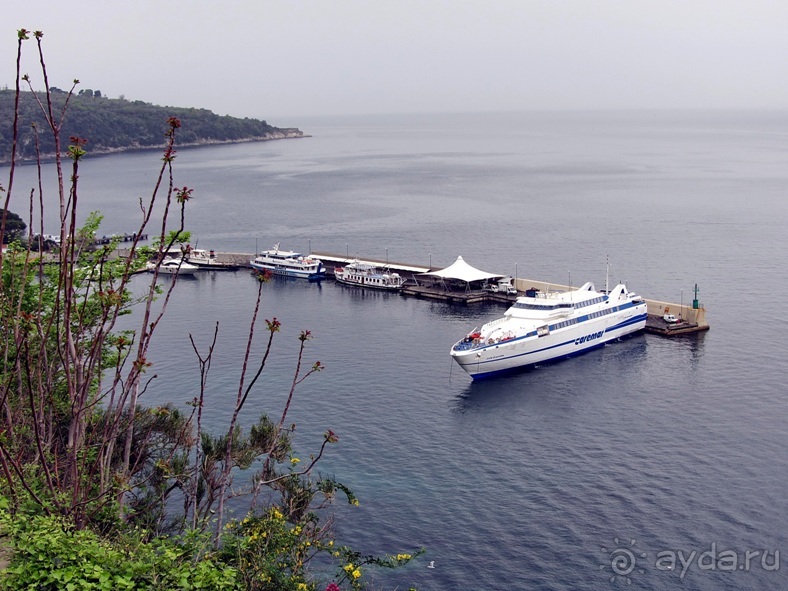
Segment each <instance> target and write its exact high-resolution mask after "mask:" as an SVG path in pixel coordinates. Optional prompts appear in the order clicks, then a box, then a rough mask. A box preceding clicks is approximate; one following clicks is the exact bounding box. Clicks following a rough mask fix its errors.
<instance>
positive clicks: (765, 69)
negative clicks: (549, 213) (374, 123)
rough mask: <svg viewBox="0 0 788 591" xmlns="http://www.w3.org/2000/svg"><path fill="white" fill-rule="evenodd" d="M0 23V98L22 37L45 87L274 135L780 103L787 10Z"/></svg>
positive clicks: (502, 9) (604, 5)
mask: <svg viewBox="0 0 788 591" xmlns="http://www.w3.org/2000/svg"><path fill="white" fill-rule="evenodd" d="M9 4H13V5H12V6H9ZM0 22H2V30H1V31H0V49H2V51H1V52H0V57H1V58H2V59H0V85H2V86H6V85H7V86H10V87H12V86H13V82H14V64H15V55H16V30H17V29H19V28H23V27H24V28H27V29H30V30H41V31H43V32H44V48H45V57H46V62H47V66H48V69H49V74H50V84H52V85H54V86H59V87H60V88H64V89H65V88H68V87H69V86H70V83H71V81H72V80H73V79H74V78H78V79H79V80H80V81H81V85H80V88H91V89H94V90H95V89H99V90H101V91H102V93H103V94H104V95H105V96H110V97H118V96H120V95H123V96H125V97H126V98H127V99H134V100H136V99H139V100H143V101H146V102H150V103H154V104H158V105H172V106H195V107H204V108H207V109H210V110H212V111H214V112H216V113H219V114H222V115H224V114H229V115H234V116H240V117H255V118H261V119H267V120H269V121H270V122H271V123H273V124H277V119H281V118H282V117H288V118H289V117H290V116H299V115H301V116H308V115H332V114H367V113H409V112H443V111H448V112H465V111H513V110H530V109H608V108H609V109H619V108H647V109H655V108H729V107H733V108H739V107H742V108H786V107H788V0H497V1H496V0H452V1H449V0H445V1H438V0H388V1H387V2H384V1H381V0H378V1H377V2H373V1H364V0H334V1H330V0H224V1H222V2H217V1H215V0H213V1H205V0H134V1H133V2H120V1H117V0H115V1H113V0H81V1H80V2H76V3H74V2H65V1H63V0H57V1H54V0H31V1H29V2H21V1H13V2H7V3H6V5H5V6H4V8H3V10H2V17H1V18H0ZM26 47H27V52H28V60H27V61H26V63H25V69H24V71H25V72H28V73H30V74H31V76H32V75H33V74H35V73H36V72H37V70H36V67H35V63H34V60H33V59H32V58H34V57H35V56H34V50H35V46H34V43H33V41H30V42H28V43H27V44H26ZM38 87H39V88H41V87H42V85H41V84H40V83H38Z"/></svg>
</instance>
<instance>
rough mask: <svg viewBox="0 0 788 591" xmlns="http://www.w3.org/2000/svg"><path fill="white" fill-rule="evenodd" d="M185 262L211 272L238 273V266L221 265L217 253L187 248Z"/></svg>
mask: <svg viewBox="0 0 788 591" xmlns="http://www.w3.org/2000/svg"><path fill="white" fill-rule="evenodd" d="M185 260H186V261H187V262H188V263H191V264H192V265H196V266H198V267H199V268H200V269H206V270H210V271H237V270H238V265H233V264H230V263H220V262H219V261H218V260H217V258H216V253H215V252H214V251H213V250H211V251H207V250H205V249H202V248H187V249H186V256H185Z"/></svg>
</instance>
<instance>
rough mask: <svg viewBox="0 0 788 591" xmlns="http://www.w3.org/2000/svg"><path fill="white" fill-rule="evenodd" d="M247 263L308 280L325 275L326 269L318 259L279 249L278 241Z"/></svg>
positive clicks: (256, 267) (254, 266) (256, 268)
mask: <svg viewBox="0 0 788 591" xmlns="http://www.w3.org/2000/svg"><path fill="white" fill-rule="evenodd" d="M249 264H250V265H251V267H252V268H253V269H255V270H257V271H263V272H269V273H272V274H274V275H284V276H286V277H302V278H305V279H309V280H310V281H318V280H320V279H323V278H324V277H325V276H326V269H325V267H324V266H323V262H322V261H321V260H320V259H318V258H315V257H313V256H309V255H303V254H301V253H300V252H294V251H292V250H280V249H279V243H277V244H275V245H274V247H273V248H272V249H271V250H264V251H262V252H261V253H260V254H259V255H257V256H256V257H255V258H254V259H252V260H251V261H249Z"/></svg>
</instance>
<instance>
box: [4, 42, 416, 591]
mask: <svg viewBox="0 0 788 591" xmlns="http://www.w3.org/2000/svg"><path fill="white" fill-rule="evenodd" d="M33 36H34V37H35V39H36V43H37V48H38V54H39V63H40V64H41V67H42V70H43V72H42V73H43V77H44V79H46V65H45V60H44V56H43V50H42V37H43V34H42V33H40V32H35V33H34V34H33ZM27 40H29V33H28V32H27V31H25V30H24V29H23V30H20V31H19V35H18V41H19V49H18V56H17V64H19V63H20V61H21V60H20V57H21V53H22V47H23V43H24V42H25V41H27ZM20 80H22V81H25V82H26V83H27V84H28V85H31V82H30V79H29V77H28V76H25V77H20V76H19V73H17V88H16V94H17V99H18V96H19V94H20V92H21V89H20ZM77 84H78V81H75V83H74V86H76V85H77ZM30 91H31V92H33V90H32V86H31V89H30ZM34 94H35V93H34ZM73 95H74V87H72V88H71V89H70V90H69V91H68V92H67V93H66V96H65V97H64V99H65V102H64V103H63V104H64V107H63V109H60V110H59V109H56V108H55V106H54V103H53V101H52V96H51V93H48V92H47V93H45V94H43V95H42V96H38V95H36V96H37V106H38V108H39V109H40V111H41V114H42V117H43V119H44V121H45V123H46V125H45V127H43V128H42V130H41V132H42V133H43V132H46V133H48V134H49V135H50V136H51V141H52V144H53V145H54V146H55V147H56V150H55V152H54V153H55V162H54V170H55V174H56V176H57V190H56V194H55V195H54V198H52V196H50V195H35V192H31V194H30V197H29V198H30V210H31V212H32V211H34V210H35V208H38V209H39V211H38V212H37V213H38V214H39V216H40V217H41V218H42V219H43V217H44V211H43V210H44V207H45V206H46V207H49V206H51V205H52V204H54V205H55V207H56V208H57V209H58V215H59V219H60V224H61V227H60V235H61V237H62V240H61V245H60V247H59V249H58V250H57V253H56V257H57V260H56V263H57V264H54V265H49V264H46V265H45V264H44V261H43V259H42V258H40V257H34V256H32V254H31V252H32V251H31V247H30V246H29V245H28V246H27V247H24V246H17V247H15V248H11V249H9V250H8V251H7V252H4V253H0V331H2V334H3V335H4V337H5V338H4V339H3V340H1V341H0V484H1V485H2V488H1V489H0V524H1V525H2V526H3V527H4V528H7V527H12V528H13V532H12V533H14V532H16V533H17V534H18V535H22V537H25V538H26V539H29V538H27V537H26V532H40V531H41V530H46V531H49V532H51V529H52V528H53V527H55V528H56V529H58V530H59V531H58V534H60V533H63V534H67V535H66V536H65V538H64V537H61V536H60V535H57V536H52V537H51V538H48V539H49V540H51V541H52V542H53V543H54V542H57V547H58V548H60V549H64V550H60V551H66V552H67V551H68V548H69V547H70V546H71V545H72V544H70V543H69V540H71V539H73V540H74V542H73V544H74V545H78V546H80V547H81V546H82V545H83V543H84V544H85V545H87V546H89V547H90V548H91V551H90V555H91V556H94V557H95V560H94V561H93V565H95V568H91V569H85V568H84V564H83V563H82V562H80V564H79V569H78V572H87V571H88V570H89V571H90V572H98V571H99V570H100V568H99V567H102V565H103V564H108V565H109V564H112V565H114V566H113V568H118V569H120V570H121V571H122V574H117V573H118V572H120V571H117V572H116V574H115V575H112V574H110V573H103V574H102V575H100V576H103V577H105V578H104V582H106V581H108V580H110V578H111V577H112V576H117V577H122V578H123V586H124V588H138V589H153V588H157V589H158V588H162V586H161V585H168V587H167V588H171V587H172V584H171V582H164V583H162V581H161V580H156V581H151V580H150V577H151V571H152V570H153V571H154V573H155V570H156V568H157V566H158V565H160V564H163V563H164V562H163V561H164V560H165V559H169V558H172V559H173V560H172V562H173V563H177V564H175V566H176V567H178V568H180V569H182V570H181V571H179V572H181V573H183V574H184V576H187V574H186V572H185V571H188V572H192V571H195V572H204V571H205V569H208V570H209V574H210V575H211V576H210V577H208V578H212V577H213V578H215V577H219V578H220V579H221V580H222V581H223V583H222V584H223V586H224V587H223V588H228V589H237V588H238V587H239V585H241V584H242V585H243V586H244V588H246V589H255V590H260V591H269V590H270V591H273V590H277V591H278V590H292V591H298V590H302V589H314V588H315V584H314V582H312V581H311V579H310V578H309V574H308V573H307V565H308V564H309V562H310V561H311V560H312V559H313V558H314V557H315V556H318V555H321V556H323V557H324V558H325V559H326V560H331V561H335V562H336V565H337V574H336V576H335V577H334V578H335V580H336V582H337V583H340V584H343V583H347V585H349V586H350V587H351V588H353V589H361V588H362V586H363V577H362V570H361V569H362V567H364V568H366V565H378V566H381V567H394V566H399V565H401V564H405V563H407V562H408V561H409V560H411V558H412V557H413V556H414V555H415V553H413V554H398V555H396V556H389V557H383V558H378V557H375V556H370V555H362V554H360V553H358V552H356V551H354V550H352V549H350V548H347V547H345V546H339V545H336V546H335V545H334V537H333V536H334V534H333V529H332V524H333V519H332V517H331V516H330V515H328V514H327V513H326V512H325V511H326V509H327V506H328V504H329V503H330V502H331V501H332V500H333V499H334V498H335V497H336V496H337V495H338V494H341V495H343V496H344V497H345V498H346V499H347V501H348V502H349V503H351V504H353V505H356V504H358V500H357V499H356V497H355V496H354V495H353V493H352V492H351V491H350V490H349V489H348V488H347V487H346V486H344V485H343V484H341V483H340V482H338V481H336V480H335V479H333V478H327V477H323V476H320V475H316V474H315V466H316V465H317V463H318V462H319V461H320V460H321V458H322V457H323V454H324V453H325V452H326V450H327V448H328V446H330V445H333V444H335V443H336V442H337V440H338V438H337V436H336V434H334V433H333V432H332V431H331V430H327V431H326V432H325V433H324V436H323V440H322V443H321V445H320V447H319V449H317V450H314V453H312V454H311V456H310V460H309V461H308V462H304V464H305V465H303V466H301V465H300V460H299V459H298V458H297V457H295V456H294V455H293V449H292V445H291V442H292V437H293V432H294V428H295V426H294V425H290V424H288V423H287V414H288V409H289V407H290V401H291V400H292V398H293V396H294V393H295V391H296V389H297V387H298V386H299V385H300V384H301V383H302V382H303V381H304V380H305V379H307V378H309V377H310V376H312V375H313V374H315V373H317V372H318V371H320V370H321V369H322V365H321V364H320V362H319V361H316V362H314V363H312V364H308V363H304V354H305V351H306V347H307V344H308V342H309V340H310V338H311V334H310V333H309V331H304V332H302V333H301V335H300V336H299V340H300V343H301V348H300V350H299V353H298V358H297V363H296V369H295V373H294V375H293V379H292V383H291V386H290V391H289V395H288V399H287V402H286V404H285V407H284V409H283V410H282V411H281V418H279V420H278V421H277V420H272V419H270V418H269V417H268V416H267V415H266V414H263V415H262V416H260V417H259V418H258V419H257V421H256V422H255V423H254V424H252V425H251V427H250V428H249V429H248V430H247V431H244V429H243V428H242V421H241V417H242V413H245V412H246V410H247V408H246V401H247V399H248V397H249V395H250V393H251V392H252V390H253V389H254V388H255V386H256V385H257V384H258V382H259V380H260V378H261V376H262V375H263V372H264V369H265V366H266V361H267V359H268V356H269V353H270V352H271V350H272V346H273V343H274V337H275V336H276V334H277V333H278V332H279V328H280V324H279V322H278V321H277V320H276V319H275V318H274V319H272V320H266V321H265V326H266V331H265V332H266V333H267V345H266V346H265V347H264V348H263V352H262V354H261V355H260V357H258V358H253V357H252V353H251V351H253V350H254V348H253V347H252V344H253V341H254V339H255V334H256V328H257V320H258V313H259V308H260V301H261V294H262V290H263V286H264V284H265V283H266V281H267V279H268V277H267V276H265V275H262V276H260V282H259V284H258V292H257V301H256V304H255V307H254V310H253V311H252V313H251V320H250V323H249V329H248V335H247V348H246V354H245V356H244V358H243V360H242V371H241V377H240V379H239V384H238V389H237V396H236V401H235V404H234V407H233V412H232V417H231V419H230V421H229V422H228V424H227V428H226V430H225V431H224V432H223V433H218V434H215V433H208V432H206V431H205V430H204V429H203V423H202V419H203V413H205V412H208V410H209V405H210V397H209V396H208V393H209V386H208V384H209V382H208V377H209V370H210V366H211V360H212V358H213V351H214V346H215V342H216V335H217V334H218V331H219V326H218V325H217V326H216V328H215V332H214V340H213V342H212V343H211V344H210V345H209V346H208V348H207V350H202V351H201V350H200V349H199V347H197V345H196V344H195V343H194V342H193V341H192V348H193V350H194V354H195V356H196V358H197V360H198V366H199V372H200V391H199V394H198V396H196V397H195V398H194V400H193V401H192V404H191V406H190V408H187V409H177V408H174V407H172V406H170V405H164V406H159V407H154V408H146V407H144V406H142V405H141V404H139V397H140V395H141V394H142V393H143V392H144V390H145V389H146V388H147V386H148V384H149V383H150V381H151V380H152V379H153V376H150V375H149V374H148V370H149V368H150V367H151V364H152V361H151V360H150V359H149V358H148V352H149V347H150V344H151V341H152V338H153V335H154V334H155V331H156V327H157V325H158V324H159V322H160V321H161V318H162V315H163V314H164V313H165V312H166V308H167V304H168V302H169V299H170V296H171V293H172V290H173V289H174V288H175V286H176V284H177V275H175V276H174V277H173V280H172V281H170V282H168V283H167V285H168V287H166V288H165V287H163V286H162V285H161V284H160V283H159V276H158V267H154V273H152V274H151V275H150V276H147V275H146V276H145V277H146V278H148V277H149V282H148V283H146V284H145V291H144V294H143V295H142V296H139V297H135V296H133V295H132V290H130V289H129V285H130V282H131V280H132V277H133V275H134V272H135V271H136V270H137V269H139V268H140V267H142V266H143V264H144V263H145V262H146V261H148V260H157V261H161V260H163V258H164V257H163V254H164V253H165V252H167V251H169V249H170V247H171V246H172V245H173V244H175V243H176V242H178V241H180V240H186V239H187V236H188V233H187V232H186V231H185V229H184V223H185V221H184V220H185V211H186V208H187V204H188V203H189V201H190V200H191V199H192V196H193V190H192V189H190V188H188V187H185V186H184V187H182V188H179V187H177V186H176V184H175V171H174V166H173V163H174V161H175V158H176V151H175V145H176V138H177V137H178V135H179V132H180V129H181V121H180V120H179V119H178V118H176V117H170V118H168V119H167V121H166V132H165V138H166V140H165V144H164V147H163V155H162V157H161V164H160V168H159V171H158V175H157V177H156V180H155V182H154V186H153V188H152V191H151V194H150V195H149V196H148V198H147V199H146V200H141V201H140V212H141V213H140V219H139V225H138V228H137V231H136V232H135V234H134V235H135V239H134V241H133V242H132V243H131V247H130V248H129V249H128V250H129V252H128V255H127V256H125V257H123V258H116V257H115V256H114V255H113V253H114V252H115V250H116V248H115V247H116V245H115V244H109V245H102V246H101V247H99V248H93V247H92V242H93V241H92V237H93V236H94V235H95V233H96V231H97V230H98V228H99V225H100V223H101V216H100V215H99V214H98V213H94V214H92V215H90V216H89V217H88V220H87V222H86V224H85V226H84V227H81V228H80V227H77V225H76V219H77V215H76V213H77V212H76V210H75V207H76V204H77V203H78V197H77V196H78V193H79V178H80V170H79V169H80V164H81V162H82V160H83V159H84V158H85V156H86V155H87V150H86V140H85V139H82V138H81V137H78V136H71V137H70V143H69V145H68V146H67V148H66V150H65V155H66V158H65V159H64V158H62V156H61V153H62V152H63V151H62V150H61V147H62V146H61V143H62V138H63V121H64V118H65V113H66V107H67V106H68V105H69V103H70V100H71V98H72V97H73ZM15 104H16V105H17V110H16V111H15V119H16V121H15V125H14V129H18V126H17V125H16V123H18V117H19V111H18V105H19V101H18V100H17V101H16V103H15ZM17 139H18V138H17V137H16V136H15V137H14V142H13V143H12V161H11V167H10V172H9V182H8V187H13V186H14V183H13V180H14V171H15V165H16V153H15V152H14V150H15V148H16V146H17V142H16V140H17ZM37 165H38V166H39V172H40V174H42V172H41V171H42V167H41V154H40V152H39V153H38V158H37ZM65 179H70V180H68V181H66V180H65ZM11 197H12V190H11V189H9V190H8V191H7V194H6V198H5V204H4V210H5V213H6V216H5V220H6V223H5V224H3V225H2V226H0V234H2V237H3V238H5V235H6V233H7V232H8V227H9V226H8V224H7V221H8V219H10V218H11V214H10V212H7V209H8V204H9V201H10V199H11ZM159 202H163V212H164V213H163V214H162V217H161V219H158V218H154V217H153V211H154V205H158V203H159ZM171 220H174V222H173V221H171ZM148 229H151V233H154V232H155V234H156V236H157V238H156V240H155V243H154V246H153V247H146V246H144V245H142V244H141V243H140V238H139V237H141V236H143V235H146V234H147V232H148ZM142 280H143V281H144V280H145V279H142ZM157 298H158V299H159V300H161V304H162V305H161V306H160V309H159V311H154V307H153V302H154V300H155V299H157ZM132 308H134V309H135V315H136V318H137V320H138V328H137V329H136V330H134V331H123V332H116V326H117V321H118V318H120V316H122V315H125V314H128V313H130V312H131V310H132ZM253 468H257V469H256V470H254V474H253V477H254V478H253V482H254V485H253V486H251V487H249V488H248V489H247V490H246V491H243V492H246V493H247V495H248V496H249V498H250V499H251V503H250V511H249V514H248V515H247V517H245V518H244V519H243V520H231V519H229V516H228V515H227V514H226V501H227V500H228V498H229V497H230V496H231V495H232V496H237V495H238V492H239V491H238V489H237V487H233V486H232V483H233V475H234V473H236V472H237V471H253ZM176 501H178V502H177V503H176ZM6 507H8V508H9V511H10V513H11V514H12V515H13V517H14V518H13V519H8V518H7V515H4V511H5V508H6ZM31 515H33V516H34V518H33V519H31V522H35V523H38V525H37V526H35V524H34V526H31V527H30V528H29V529H25V527H24V526H21V525H18V524H20V523H23V522H25V518H26V517H30V516H31ZM38 518H42V519H44V520H45V522H44V524H43V525H42V524H41V522H40V521H36V520H38ZM138 526H139V527H138ZM60 530H62V531H60ZM74 532H77V533H76V534H74ZM71 534H74V535H73V536H72V537H69V536H70V535H71ZM83 534H84V535H83ZM93 534H109V536H108V539H103V540H102V542H101V543H95V542H94V538H93ZM31 535H33V537H37V538H39V537H40V535H39V534H37V533H35V534H31ZM269 536H270V537H269ZM263 538H265V539H266V540H271V541H275V543H272V544H268V543H267V542H265V543H263ZM109 540H114V541H116V542H117V540H121V542H122V543H124V544H126V546H124V552H127V553H128V554H129V555H131V556H138V555H146V556H150V564H149V565H148V566H149V568H144V567H145V566H146V565H141V568H135V569H132V570H131V571H129V570H128V569H125V570H124V568H125V566H127V563H128V561H124V560H123V554H122V553H120V554H118V552H116V548H115V547H114V546H112V544H111V543H110V541H109ZM123 540H131V541H132V542H133V544H131V543H129V542H128V541H125V542H124V541H123ZM44 545H45V546H46V548H45V549H46V552H44V551H43V550H42V549H41V548H33V551H31V552H30V553H29V555H28V554H24V553H23V554H22V555H21V556H20V557H19V558H18V560H21V561H24V560H27V561H28V563H27V567H26V568H16V569H13V573H14V574H15V576H16V577H17V578H16V579H11V580H10V581H4V582H8V584H9V585H10V586H9V588H34V587H35V588H39V587H41V588H43V587H42V584H43V583H42V581H46V582H47V584H49V582H51V583H52V584H57V583H56V581H60V580H61V578H60V577H63V576H66V575H65V574H64V573H63V572H61V571H57V569H60V568H61V566H62V565H63V564H64V563H65V562H66V561H64V560H61V559H59V557H58V556H57V555H55V557H52V556H49V555H48V554H47V552H49V551H50V550H51V544H50V543H49V541H45V542H44ZM134 545H136V546H137V548H143V549H147V552H150V554H146V553H145V552H139V551H138V550H137V548H135V549H134V550H131V549H130V548H131V547H132V546H134ZM150 545H153V546H154V548H151V547H150ZM18 547H20V548H24V547H25V546H24V542H23V543H22V545H21V546H18ZM67 558H69V559H71V554H69V556H68V557H67ZM110 558H111V559H110ZM105 559H106V560H105ZM176 559H177V560H176ZM160 560H161V561H162V562H159V561H160ZM213 560H219V561H221V564H222V565H223V567H225V568H223V569H221V570H220V572H215V571H214V570H211V569H213V566H212V565H213V562H212V561H213ZM192 566H194V568H191V567H192ZM68 567H69V568H71V569H73V568H74V567H73V565H69V566H68ZM47 569H54V570H55V571H57V576H56V575H55V574H54V573H53V574H52V576H51V577H50V576H49V575H50V573H49V572H48V570H47ZM132 571H133V572H132ZM73 574H74V571H73V570H72V571H69V573H68V576H69V577H72V576H73ZM214 575H215V577H214ZM185 580H186V579H183V581H185ZM75 584H76V583H75ZM179 584H182V585H185V584H186V583H185V582H182V581H181V582H179ZM332 584H334V583H332ZM334 587H336V588H338V587H337V585H335V584H334ZM47 588H49V587H47ZM102 588H108V587H106V586H105V587H102ZM190 588H198V587H197V585H196V584H195V586H194V587H190ZM199 588H206V586H202V585H201V586H200V587H199Z"/></svg>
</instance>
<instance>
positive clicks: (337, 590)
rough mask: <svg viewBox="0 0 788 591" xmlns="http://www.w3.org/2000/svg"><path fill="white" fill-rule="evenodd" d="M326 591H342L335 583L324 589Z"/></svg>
mask: <svg viewBox="0 0 788 591" xmlns="http://www.w3.org/2000/svg"><path fill="white" fill-rule="evenodd" d="M326 591H342V590H341V589H340V588H339V585H337V584H336V583H329V585H328V587H326Z"/></svg>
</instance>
